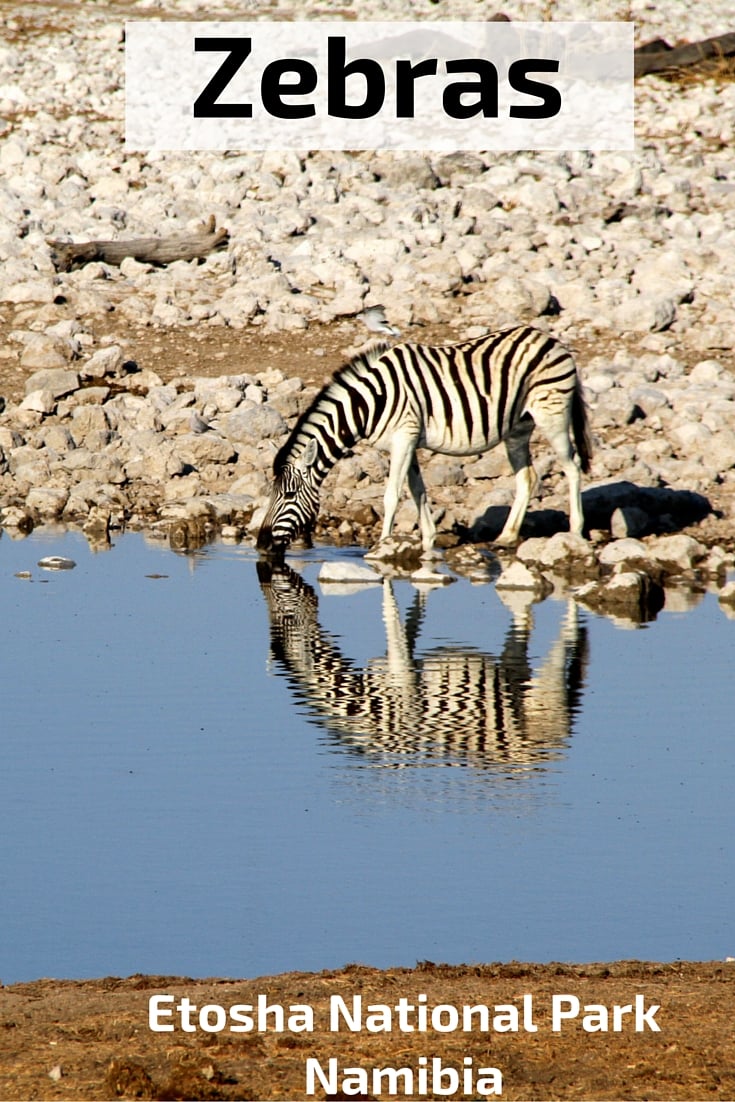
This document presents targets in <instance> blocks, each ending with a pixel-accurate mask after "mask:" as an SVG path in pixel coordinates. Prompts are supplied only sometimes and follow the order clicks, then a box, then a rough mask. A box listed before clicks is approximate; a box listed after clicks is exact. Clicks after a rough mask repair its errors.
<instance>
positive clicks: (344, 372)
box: [273, 340, 394, 478]
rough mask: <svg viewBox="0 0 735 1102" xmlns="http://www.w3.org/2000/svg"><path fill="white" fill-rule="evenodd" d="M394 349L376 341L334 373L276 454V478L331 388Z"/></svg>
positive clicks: (387, 343)
mask: <svg viewBox="0 0 735 1102" xmlns="http://www.w3.org/2000/svg"><path fill="white" fill-rule="evenodd" d="M393 347H394V345H393V344H392V343H391V342H390V341H382V340H378V341H374V342H373V343H372V344H369V345H368V346H367V347H366V348H363V349H362V350H361V351H360V352H358V353H356V355H354V356H353V357H352V358H351V359H350V360H348V361H347V363H344V364H342V366H341V367H338V368H337V370H336V371H335V372H334V373H333V375H332V377H331V379H329V381H328V382H326V383H325V384H324V386H323V387H322V389H321V390H320V391H319V393H318V394H317V395H316V397H315V398H314V399H313V401H312V402H311V403H310V405H309V407H308V409H306V410H304V412H303V413H302V414H301V416H300V417H299V419H298V421H297V422H296V424H295V425H294V427H293V430H292V431H291V434H290V436H289V437H288V440H287V441H286V443H285V444H284V445H283V446H282V447H281V448H280V450H279V451H278V452H277V453H276V457H275V459H274V460H273V474H274V476H275V477H276V478H278V476H279V475H280V474H281V472H282V471H283V468H284V467H285V466H286V464H287V463H288V462H289V460H290V458H291V456H292V454H293V450H294V447H295V445H296V444H297V442H298V440H299V436H300V434H301V430H302V428H303V427H304V425H305V424H306V422H307V421H308V420H309V418H310V417H311V414H312V413H313V412H314V410H315V409H316V407H317V406H318V405H319V403H320V402H321V400H322V398H323V397H324V396H325V395H326V394H327V392H328V391H329V390H330V388H331V387H333V386H334V385H335V383H336V384H339V383H340V382H341V381H342V380H343V379H349V378H350V377H351V376H353V377H354V376H355V375H357V376H358V377H359V375H360V374H361V372H362V370H363V369H364V368H369V367H372V365H373V364H374V363H375V362H376V360H379V359H380V357H381V356H382V355H383V354H384V353H385V352H388V351H389V349H391V348H393Z"/></svg>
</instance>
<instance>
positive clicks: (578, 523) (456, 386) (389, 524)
mask: <svg viewBox="0 0 735 1102" xmlns="http://www.w3.org/2000/svg"><path fill="white" fill-rule="evenodd" d="M534 426H538V428H539V429H540V430H541V431H542V432H543V434H544V435H545V436H546V437H547V439H548V440H549V442H550V444H551V445H552V447H553V449H554V452H555V453H556V456H557V458H558V459H559V461H560V463H561V465H562V468H563V470H564V472H565V474H566V477H567V480H568V483H569V498H570V518H569V519H570V528H571V530H572V531H573V532H578V533H580V532H581V531H582V527H583V523H584V518H583V514H582V502H581V495H580V477H579V472H580V469H581V470H583V471H586V470H587V469H588V467H589V459H590V444H589V436H588V431H587V416H586V411H585V405H584V401H583V398H582V389H581V384H580V381H579V376H578V374H577V369H576V366H575V363H574V360H573V359H572V357H571V355H570V353H569V352H568V351H567V349H565V348H564V346H563V345H561V344H560V343H559V342H558V341H557V340H556V339H555V338H554V337H551V336H549V334H547V333H543V332H541V331H540V330H538V329H533V328H531V327H529V326H516V327H514V328H511V329H505V330H502V331H501V332H498V333H492V334H490V335H489V336H486V337H482V338H480V339H479V340H472V341H464V342H462V343H460V344H454V345H444V346H438V347H432V346H430V345H421V344H397V345H394V346H392V347H391V346H390V345H386V344H380V345H378V346H376V347H374V348H372V349H370V350H369V351H368V352H366V353H364V354H361V355H359V356H357V357H356V358H355V359H354V360H352V361H351V362H350V363H348V364H347V365H346V366H344V367H343V368H341V370H340V371H338V372H337V373H336V375H335V376H334V378H333V379H332V380H331V382H329V383H328V384H327V385H326V386H325V387H324V389H323V390H322V391H321V392H320V393H319V394H318V395H317V397H316V398H315V399H314V401H313V402H312V404H311V406H310V407H309V409H308V410H307V411H306V413H304V414H303V415H302V416H301V417H300V418H299V420H298V422H297V424H296V426H295V428H294V430H293V432H292V433H291V436H290V437H289V439H288V441H287V442H286V444H285V445H284V446H283V448H281V450H280V452H279V453H278V455H277V456H276V459H275V462H274V467H273V474H274V485H273V491H272V494H271V499H270V502H269V506H268V510H267V513H266V516H265V519H264V521H263V524H262V526H261V530H260V533H259V535H258V547H259V548H260V549H261V550H263V551H272V550H282V549H283V548H285V547H286V546H288V544H289V543H290V542H291V541H292V540H293V539H294V538H295V537H296V536H297V535H299V534H300V533H302V532H307V533H308V532H309V531H310V530H311V528H312V527H313V525H314V523H315V521H316V516H317V512H318V494H319V488H320V486H321V484H322V482H323V481H324V478H325V477H326V475H327V473H328V471H329V470H330V469H331V468H332V467H333V466H334V464H335V463H336V462H337V460H339V459H340V458H341V457H342V456H343V455H345V454H346V453H347V452H349V451H350V450H351V449H352V448H353V447H354V446H355V445H356V444H357V443H358V442H359V441H361V440H365V441H367V442H369V443H372V444H383V445H387V446H389V448H390V472H389V475H388V481H387V484H386V490H385V498H384V504H385V516H384V522H383V529H382V533H381V541H382V540H385V539H387V538H388V537H389V536H390V534H391V531H392V528H393V519H394V516H395V512H396V508H397V505H398V500H399V495H400V491H401V488H402V486H403V483H404V481H405V480H406V478H408V485H409V490H410V492H411V495H412V497H413V499H414V502H415V503H416V508H417V510H418V514H419V524H420V528H421V539H422V546H423V548H424V551H427V552H428V551H430V550H431V548H432V547H433V542H434V535H435V531H436V530H435V525H434V521H433V518H432V516H431V511H430V509H429V506H428V502H427V498H426V490H425V488H424V482H423V479H422V477H421V472H420V471H419V466H418V461H417V459H416V449H417V448H419V447H422V448H428V449H429V450H430V451H433V452H441V453H442V454H444V455H457V456H463V455H477V454H479V453H480V452H484V451H487V450H488V449H489V448H493V447H495V445H496V444H498V443H500V441H501V440H502V441H504V442H505V446H506V449H507V452H508V457H509V459H510V462H511V465H512V467H513V470H514V472H515V475H516V498H515V502H514V504H513V508H512V509H511V511H510V515H509V517H508V520H507V522H506V524H505V527H504V529H503V531H502V533H501V535H500V538H499V540H498V542H499V543H505V544H511V543H515V542H516V540H517V539H518V535H519V532H520V528H521V524H522V523H523V518H524V516H525V514H526V509H527V508H528V503H529V500H530V498H531V494H532V493H533V491H534V489H535V484H536V476H535V474H534V472H533V468H532V466H531V458H530V452H529V447H528V444H529V439H530V436H531V433H532V431H533V428H534Z"/></svg>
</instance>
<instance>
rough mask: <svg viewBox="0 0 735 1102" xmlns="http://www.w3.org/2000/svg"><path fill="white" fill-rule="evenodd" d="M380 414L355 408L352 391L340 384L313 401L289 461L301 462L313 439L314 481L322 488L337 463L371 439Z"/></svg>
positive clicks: (297, 432)
mask: <svg viewBox="0 0 735 1102" xmlns="http://www.w3.org/2000/svg"><path fill="white" fill-rule="evenodd" d="M379 413H380V411H379V410H377V409H371V410H367V409H364V408H361V407H357V408H356V406H355V404H354V402H353V401H351V396H350V392H349V391H348V390H347V389H346V388H345V387H343V386H341V385H339V384H338V383H337V382H332V384H331V385H329V386H327V387H325V389H324V390H323V391H322V392H321V394H319V395H317V397H316V398H315V399H314V402H313V404H312V406H311V407H310V408H309V409H308V410H307V412H306V413H305V414H304V416H303V418H302V420H301V422H300V424H299V425H298V427H297V431H296V432H295V433H294V440H293V445H292V448H291V454H290V456H289V461H290V462H291V463H298V461H299V460H300V459H302V457H303V456H304V455H305V454H306V452H307V449H308V448H309V446H310V443H311V441H312V440H313V441H314V442H315V444H316V457H315V459H314V461H313V462H312V463H310V464H309V474H310V477H311V480H312V482H313V483H314V484H315V485H317V486H320V485H321V483H322V482H323V481H324V479H325V478H326V477H327V475H328V474H329V472H330V471H331V469H332V467H333V466H334V465H335V463H337V462H338V460H340V459H342V458H343V457H344V456H345V455H347V454H348V453H349V452H350V451H352V449H353V448H354V447H355V445H356V444H357V443H358V442H359V441H360V440H363V439H365V437H368V436H370V433H371V431H372V429H373V424H374V423H375V422H377V420H378V416H379Z"/></svg>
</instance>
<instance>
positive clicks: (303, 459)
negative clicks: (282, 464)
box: [296, 436, 317, 472]
mask: <svg viewBox="0 0 735 1102" xmlns="http://www.w3.org/2000/svg"><path fill="white" fill-rule="evenodd" d="M316 456H317V446H316V440H315V439H314V437H313V436H312V437H311V439H310V440H309V443H308V444H307V445H306V447H305V448H304V450H303V452H302V453H301V455H300V456H299V458H298V461H297V463H296V467H297V468H298V470H300V471H302V472H305V471H308V469H309V467H311V465H312V464H313V462H314V460H315V459H316Z"/></svg>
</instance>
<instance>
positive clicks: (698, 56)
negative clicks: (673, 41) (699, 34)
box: [635, 32, 735, 77]
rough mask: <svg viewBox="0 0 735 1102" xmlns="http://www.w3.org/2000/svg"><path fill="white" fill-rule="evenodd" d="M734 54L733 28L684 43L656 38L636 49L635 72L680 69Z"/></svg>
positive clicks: (637, 74)
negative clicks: (699, 40)
mask: <svg viewBox="0 0 735 1102" xmlns="http://www.w3.org/2000/svg"><path fill="white" fill-rule="evenodd" d="M733 54H735V32H730V33H728V34H719V35H716V36H715V37H714V38H705V39H703V40H702V41H701V42H691V43H687V44H686V45H684V46H669V45H668V44H667V43H666V42H664V40H663V39H661V38H657V39H655V40H654V41H653V42H649V43H647V44H646V45H644V46H640V47H639V48H638V49H637V50H636V51H635V75H636V76H637V77H642V76H645V75H646V74H647V73H661V72H663V71H664V70H665V69H683V68H686V67H687V66H689V65H697V64H698V63H699V62H700V61H713V60H717V59H718V58H721V57H731V56H732V55H733Z"/></svg>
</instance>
